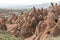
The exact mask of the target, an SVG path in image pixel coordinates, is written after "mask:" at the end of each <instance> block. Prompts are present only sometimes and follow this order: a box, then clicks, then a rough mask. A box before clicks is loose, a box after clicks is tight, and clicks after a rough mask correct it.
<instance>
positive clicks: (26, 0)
mask: <svg viewBox="0 0 60 40" xmlns="http://www.w3.org/2000/svg"><path fill="white" fill-rule="evenodd" d="M50 2H60V0H0V5H1V4H3V5H4V4H14V5H33V4H42V3H50Z"/></svg>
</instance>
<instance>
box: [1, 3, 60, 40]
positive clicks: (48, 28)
mask: <svg viewBox="0 0 60 40" xmlns="http://www.w3.org/2000/svg"><path fill="white" fill-rule="evenodd" d="M0 29H1V30H4V31H7V32H8V33H10V34H12V35H14V36H16V37H19V36H20V37H21V38H22V39H24V40H45V39H46V38H47V37H49V35H50V36H51V37H56V36H59V35H60V5H57V4H55V5H54V4H53V3H51V5H50V6H49V7H48V8H46V9H45V8H41V9H36V8H35V7H33V8H32V9H31V10H30V11H29V12H28V13H22V14H21V15H20V16H16V15H15V14H13V15H12V16H11V17H10V18H7V19H4V18H0Z"/></svg>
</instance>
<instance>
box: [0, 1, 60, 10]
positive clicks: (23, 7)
mask: <svg viewBox="0 0 60 40" xmlns="http://www.w3.org/2000/svg"><path fill="white" fill-rule="evenodd" d="M54 3H58V4H60V2H54ZM49 5H50V3H44V4H34V5H18V4H17V5H12V4H0V8H2V9H29V8H32V7H33V6H35V7H36V8H41V7H44V8H46V7H48V6H49Z"/></svg>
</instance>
